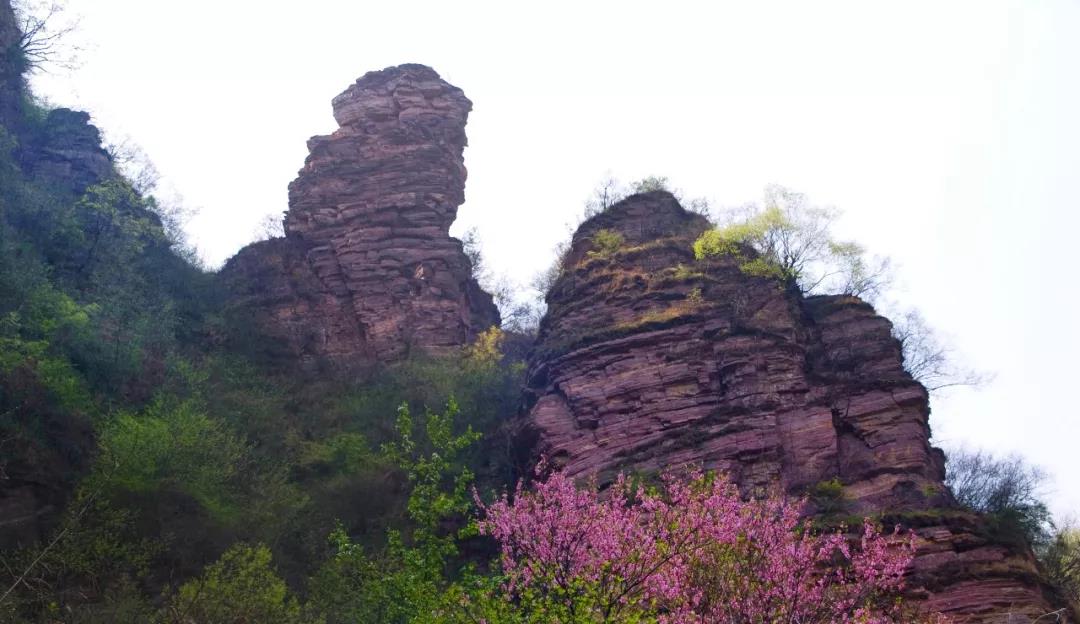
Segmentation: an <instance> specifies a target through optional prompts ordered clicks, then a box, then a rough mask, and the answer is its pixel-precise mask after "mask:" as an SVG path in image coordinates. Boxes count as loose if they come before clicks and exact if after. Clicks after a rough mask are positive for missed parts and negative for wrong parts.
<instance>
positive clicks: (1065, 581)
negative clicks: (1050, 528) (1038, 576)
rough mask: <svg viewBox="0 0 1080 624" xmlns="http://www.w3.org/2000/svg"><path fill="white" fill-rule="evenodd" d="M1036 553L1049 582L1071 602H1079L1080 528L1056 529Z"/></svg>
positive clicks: (1066, 527)
mask: <svg viewBox="0 0 1080 624" xmlns="http://www.w3.org/2000/svg"><path fill="white" fill-rule="evenodd" d="M1037 554H1038V555H1039V562H1040V563H1041V564H1042V565H1043V569H1044V570H1045V571H1046V575H1047V577H1048V578H1049V579H1050V582H1051V583H1053V585H1054V586H1055V587H1056V588H1057V589H1058V591H1060V592H1061V593H1062V594H1063V595H1064V596H1065V597H1066V598H1067V599H1068V600H1070V601H1072V602H1073V604H1080V529H1077V528H1076V527H1075V526H1065V527H1062V528H1060V529H1058V530H1057V531H1056V532H1055V533H1054V535H1053V537H1052V538H1051V539H1050V540H1048V541H1047V543H1046V545H1045V546H1044V547H1042V548H1040V549H1039V550H1038V552H1037Z"/></svg>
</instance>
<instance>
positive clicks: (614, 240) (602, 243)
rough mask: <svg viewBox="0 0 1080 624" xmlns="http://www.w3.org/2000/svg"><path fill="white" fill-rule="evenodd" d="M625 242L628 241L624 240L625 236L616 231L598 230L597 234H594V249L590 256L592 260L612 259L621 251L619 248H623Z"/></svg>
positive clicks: (591, 250)
mask: <svg viewBox="0 0 1080 624" xmlns="http://www.w3.org/2000/svg"><path fill="white" fill-rule="evenodd" d="M625 242H626V239H625V238H623V235H622V234H620V233H618V232H616V231H615V230H608V229H602V230H597V231H596V234H593V237H592V246H593V248H592V249H590V250H589V253H588V256H589V257H590V258H600V259H607V258H610V257H612V256H614V255H615V254H616V253H617V252H618V251H619V248H620V247H622V246H623V243H625Z"/></svg>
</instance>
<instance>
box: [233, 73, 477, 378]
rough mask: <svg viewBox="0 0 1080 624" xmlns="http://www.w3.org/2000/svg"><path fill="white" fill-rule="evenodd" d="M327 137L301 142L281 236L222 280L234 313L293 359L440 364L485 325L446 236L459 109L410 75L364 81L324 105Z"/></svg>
mask: <svg viewBox="0 0 1080 624" xmlns="http://www.w3.org/2000/svg"><path fill="white" fill-rule="evenodd" d="M333 108H334V117H335V119H336V120H337V122H338V124H339V125H340V127H339V128H338V129H337V130H336V131H335V132H334V133H333V134H331V135H329V136H318V137H314V138H312V139H311V140H310V141H308V148H309V150H310V155H309V156H308V158H307V161H306V162H305V164H304V168H303V169H302V170H301V171H300V175H299V176H298V177H297V178H296V180H294V181H293V183H292V184H291V185H290V186H289V211H288V213H287V214H286V217H285V234H286V235H285V238H284V239H277V240H271V241H266V242H262V243H257V244H255V245H251V246H249V247H247V248H245V249H243V250H241V251H240V253H239V254H237V256H236V257H234V258H233V259H232V260H230V261H229V263H228V264H227V265H226V267H225V269H224V271H223V274H224V276H225V279H226V280H227V281H228V283H229V285H230V290H231V292H232V293H233V297H234V299H233V301H234V304H235V309H237V310H240V311H244V312H245V313H251V314H253V315H254V316H255V318H257V319H260V323H261V325H262V326H263V329H264V330H265V331H266V332H267V333H269V334H270V335H271V336H274V337H275V338H277V339H279V340H280V341H281V342H282V343H283V344H284V345H287V346H288V348H289V350H290V351H291V352H292V353H293V354H294V355H296V356H298V357H300V358H301V359H304V360H307V361H311V360H314V359H316V358H327V359H329V360H331V361H334V362H336V363H338V364H359V365H363V364H370V363H372V362H376V361H387V360H393V359H397V358H400V357H403V356H405V355H406V354H407V353H409V352H410V351H411V350H412V349H420V350H423V351H426V352H433V353H440V352H444V351H446V350H448V349H451V348H454V347H457V346H460V345H462V344H465V343H466V342H468V341H469V340H471V339H472V338H473V337H474V336H475V334H476V333H477V332H479V331H482V330H484V329H486V328H487V327H489V326H490V325H492V324H497V323H498V312H497V311H496V309H495V306H494V304H493V303H492V300H491V297H490V296H489V295H487V294H486V293H484V292H483V291H482V290H481V289H480V288H479V286H478V285H477V284H476V282H475V280H473V279H472V278H471V277H470V266H469V261H468V258H467V257H466V256H465V254H464V253H463V250H462V246H461V243H460V241H458V240H456V239H453V238H451V237H450V236H449V228H450V225H451V223H453V221H454V218H455V216H456V214H457V208H458V206H459V205H461V203H462V202H463V201H464V188H465V176H466V171H465V166H464V164H463V158H462V152H463V150H464V147H465V144H466V139H465V122H466V119H467V117H468V114H469V110H470V109H471V108H472V103H471V102H470V101H469V100H468V99H467V98H466V97H465V95H464V94H463V93H462V91H461V89H458V88H457V87H454V86H452V85H450V84H448V83H447V82H445V81H443V80H442V79H441V78H439V75H438V74H437V73H435V71H434V70H432V69H430V68H428V67H424V66H422V65H402V66H399V67H392V68H389V69H385V70H382V71H377V72H370V73H368V74H366V75H364V76H363V77H362V78H360V79H359V80H358V81H356V83H355V84H353V85H352V86H350V87H349V88H348V89H346V90H345V91H344V92H343V93H342V94H341V95H339V96H337V97H336V98H334V101H333Z"/></svg>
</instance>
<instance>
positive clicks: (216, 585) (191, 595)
mask: <svg viewBox="0 0 1080 624" xmlns="http://www.w3.org/2000/svg"><path fill="white" fill-rule="evenodd" d="M162 619H163V620H164V622H166V623H168V624H173V623H175V624H187V623H188V622H206V623H208V624H209V623H213V624H245V623H248V622H251V623H254V622H258V623H259V624H302V623H308V622H315V621H317V620H316V619H314V618H311V617H309V616H307V615H306V614H305V613H304V610H303V609H302V608H301V606H300V603H299V602H298V601H297V599H296V598H295V597H293V596H291V595H289V590H288V588H287V587H286V586H285V581H283V580H282V579H281V578H280V577H279V576H278V575H277V573H276V572H275V571H274V568H273V566H272V565H271V555H270V549H269V548H267V547H266V546H264V545H262V544H257V545H255V546H249V545H246V544H236V545H234V546H232V547H231V548H229V549H228V550H227V551H225V554H223V555H221V558H220V559H218V561H217V562H215V563H213V564H212V565H210V566H208V567H207V568H206V571H205V572H204V573H203V574H202V576H201V577H199V578H197V579H195V580H192V581H189V582H187V583H185V584H184V585H183V586H181V587H180V591H179V592H178V593H177V594H176V595H175V596H173V597H172V599H171V600H170V601H169V605H168V606H167V607H166V608H165V610H164V611H163V613H162Z"/></svg>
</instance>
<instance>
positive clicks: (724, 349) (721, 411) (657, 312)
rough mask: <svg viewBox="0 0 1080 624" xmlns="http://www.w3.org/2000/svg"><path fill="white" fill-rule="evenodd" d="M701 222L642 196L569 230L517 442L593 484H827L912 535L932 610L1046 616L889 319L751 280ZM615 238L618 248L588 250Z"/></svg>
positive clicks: (916, 589)
mask: <svg viewBox="0 0 1080 624" xmlns="http://www.w3.org/2000/svg"><path fill="white" fill-rule="evenodd" d="M707 227H708V224H707V222H706V220H705V219H704V218H702V217H700V216H697V215H694V214H691V213H689V212H687V211H685V210H683V208H681V207H680V206H679V204H678V202H677V201H676V200H675V198H674V197H672V196H671V195H670V194H668V193H665V192H653V193H647V194H643V195H636V196H633V197H630V198H628V199H626V200H624V201H622V202H620V203H619V204H617V205H615V206H613V207H612V208H610V209H609V210H607V211H606V212H604V213H602V214H600V215H598V216H595V217H593V218H592V219H590V220H588V221H586V222H585V223H584V224H583V225H582V226H581V227H580V228H579V229H578V231H577V233H576V234H575V235H574V238H573V241H572V243H571V247H570V250H569V253H568V255H567V258H566V261H565V269H564V271H563V274H562V275H561V276H560V277H559V279H558V280H557V281H556V282H555V284H554V286H553V288H552V289H551V291H550V293H549V295H548V305H549V309H548V314H547V317H546V318H545V319H544V321H543V324H542V326H541V331H540V336H539V339H538V344H537V347H536V350H535V353H534V356H533V357H532V361H531V363H530V373H529V381H528V386H529V387H528V390H527V405H528V415H527V417H526V419H525V421H524V426H523V431H522V436H523V440H525V445H526V447H528V448H531V449H532V451H533V453H534V456H535V455H536V454H544V455H546V456H547V457H548V458H549V460H550V461H551V462H552V463H553V464H554V465H556V466H561V467H562V468H563V469H564V470H566V471H567V472H569V474H571V475H577V476H586V475H597V476H598V477H599V479H600V481H601V483H603V482H607V481H609V480H610V479H611V478H612V477H613V476H614V475H615V474H616V473H617V472H619V471H630V472H636V473H644V474H655V473H656V472H658V471H660V470H662V469H664V468H666V467H671V466H678V465H681V464H686V463H693V464H696V465H700V466H702V467H704V468H706V469H712V470H717V471H721V472H724V473H726V474H728V475H729V476H730V477H731V478H732V479H733V480H734V481H735V482H736V483H737V484H738V485H739V487H740V489H741V490H742V491H743V492H744V493H746V494H753V493H758V492H768V491H776V490H780V491H782V492H785V493H787V494H792V495H806V494H813V493H814V492H816V491H819V490H821V489H822V488H821V486H820V485H819V484H824V483H827V482H830V481H832V480H833V479H837V480H839V482H840V483H842V484H843V495H842V496H839V497H835V498H834V500H831V501H823V500H821V499H820V498H817V504H818V506H819V511H822V510H823V509H820V508H821V507H826V506H831V507H842V508H843V511H844V512H845V513H848V514H858V515H863V514H871V513H875V512H883V511H888V512H889V513H890V514H891V515H892V516H895V517H896V518H897V519H899V520H900V521H902V522H904V523H906V524H909V525H912V526H914V527H915V529H916V530H917V532H918V534H919V536H920V553H919V556H918V559H917V562H916V566H915V572H914V573H913V576H912V582H911V583H910V585H911V587H912V588H913V590H912V591H913V594H915V595H917V596H918V597H920V598H921V599H924V600H926V601H927V603H928V605H929V606H930V607H931V608H933V609H940V610H943V611H946V612H949V613H952V614H957V615H960V614H962V615H964V616H965V617H967V616H971V617H972V618H973V619H972V620H971V621H982V620H981V618H984V617H985V618H991V619H992V618H993V617H998V618H999V620H1000V616H1001V615H1002V614H1004V613H1005V612H1006V611H1008V610H1009V609H1010V608H1011V609H1013V610H1014V612H1015V613H1024V614H1026V615H1038V614H1042V613H1046V612H1047V611H1049V610H1050V608H1049V607H1050V605H1049V603H1048V600H1047V599H1046V598H1044V596H1043V591H1044V587H1043V586H1042V584H1041V583H1040V582H1039V581H1038V578H1037V573H1036V568H1035V565H1034V561H1033V559H1032V557H1031V556H1030V553H1028V552H1025V551H1024V550H1023V549H1022V548H1016V547H1012V548H1010V547H1008V546H1005V545H1002V544H997V543H995V542H994V541H993V540H992V539H990V537H989V536H988V535H987V534H986V530H985V527H984V526H982V525H981V523H980V522H979V520H978V519H977V518H976V517H974V516H971V515H969V514H965V513H963V512H959V511H957V510H955V509H954V505H953V504H952V500H951V498H950V496H949V494H948V492H947V490H946V489H945V487H944V484H943V481H944V457H943V454H942V453H941V452H940V451H939V450H937V449H934V448H932V447H931V445H930V443H929V438H930V428H929V424H928V417H929V407H928V397H927V393H926V390H925V389H924V388H923V387H922V385H920V384H919V383H917V382H916V381H914V380H913V379H912V378H911V376H910V375H908V373H907V372H905V371H904V368H903V366H902V359H901V358H902V356H901V352H900V348H899V344H898V343H897V341H896V340H895V339H893V338H892V336H891V333H890V329H891V325H890V323H889V321H888V320H886V319H884V318H882V317H880V316H877V315H876V314H875V313H874V310H873V309H872V308H871V307H870V306H869V305H867V304H866V303H864V302H862V301H860V300H858V299H856V298H854V297H845V296H820V297H808V298H804V297H803V296H802V295H801V294H800V293H799V292H797V291H795V290H792V289H785V288H783V287H781V286H780V285H779V282H778V281H776V280H775V279H772V278H767V277H754V276H751V275H747V274H745V273H744V272H743V271H742V270H741V269H740V266H739V265H740V262H738V261H736V260H734V259H733V258H732V257H730V256H728V257H720V258H717V259H713V260H709V261H696V260H695V259H694V255H693V251H692V243H693V241H694V240H695V238H696V237H697V236H698V235H699V234H700V233H701V232H703V231H704V230H705V229H706V228H707ZM601 231H603V232H604V236H602V237H598V236H597V234H598V233H599V232H601ZM613 233H617V234H618V235H619V236H621V245H620V246H619V247H618V248H617V249H612V248H611V245H610V244H609V245H603V244H600V243H598V242H597V241H598V240H600V239H603V238H607V239H609V240H611V239H613V238H615V240H618V239H617V238H616V237H613V236H612V234H613ZM826 489H827V488H826ZM811 500H812V501H813V500H815V498H814V497H813V496H812V497H811ZM834 511H835V510H834ZM964 621H968V620H964ZM986 621H990V619H987V620H986Z"/></svg>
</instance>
